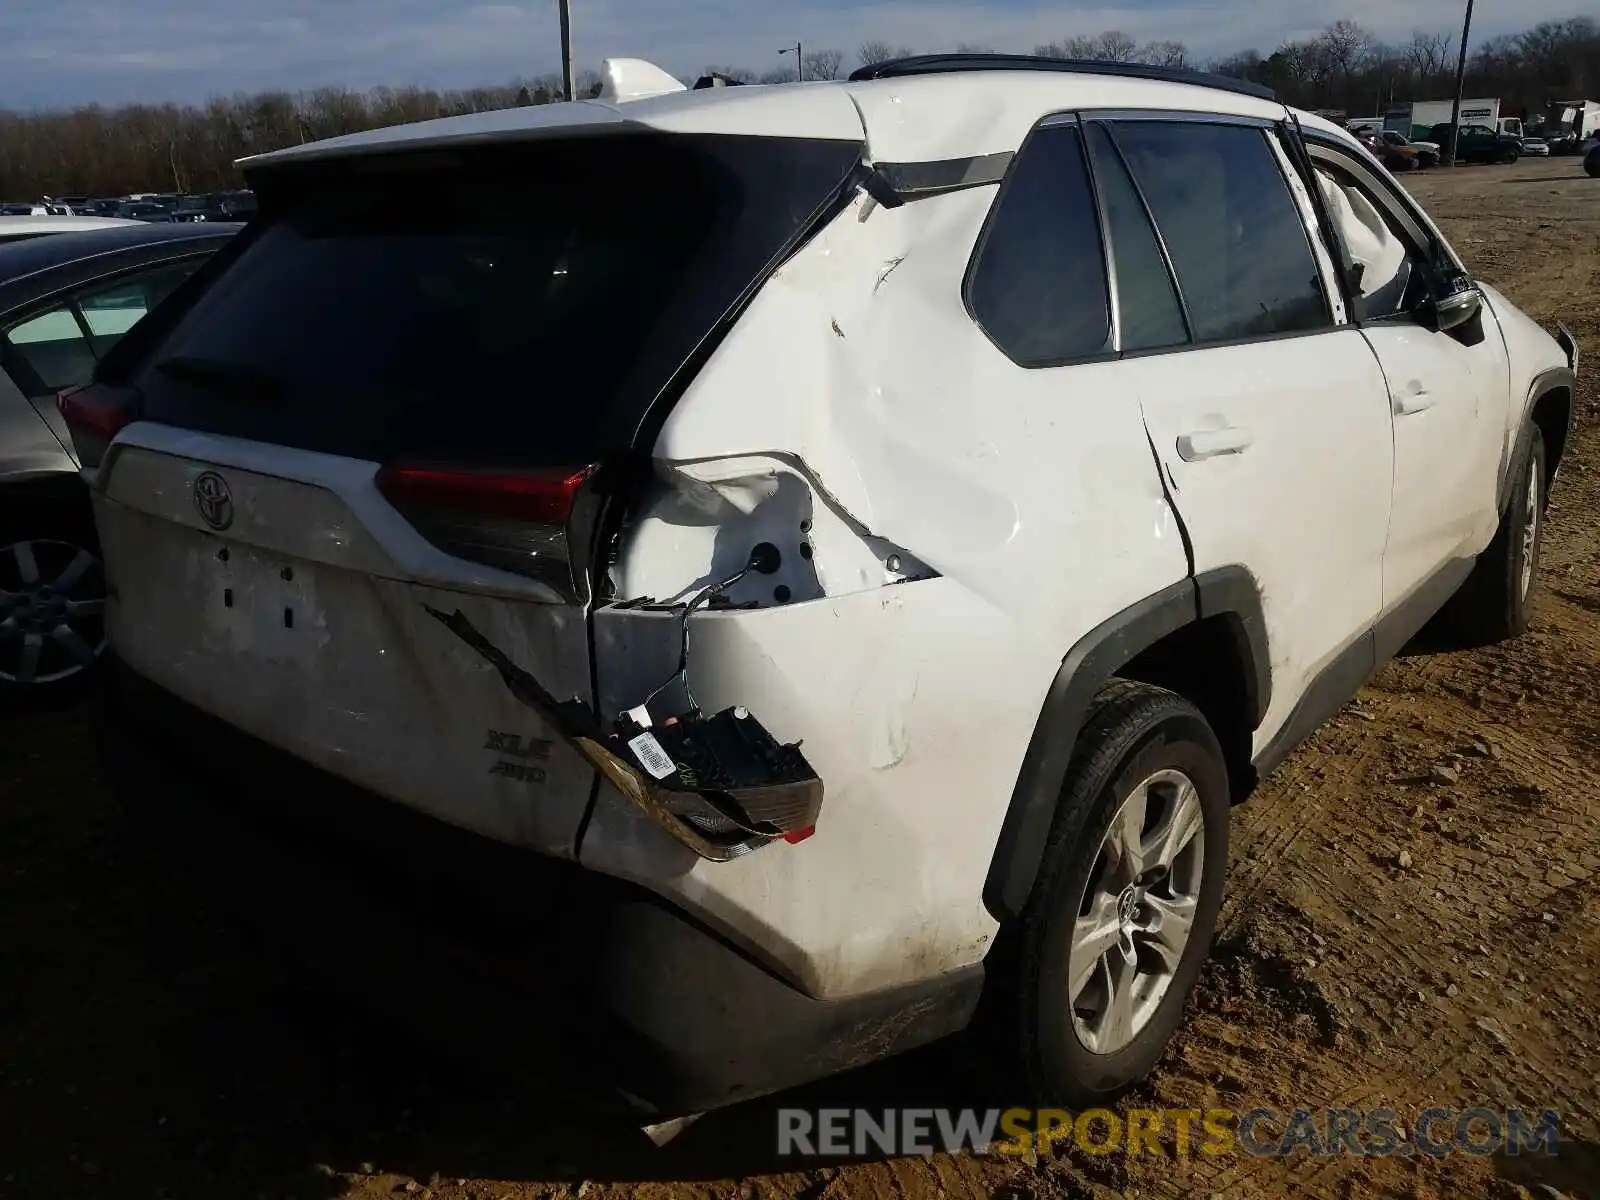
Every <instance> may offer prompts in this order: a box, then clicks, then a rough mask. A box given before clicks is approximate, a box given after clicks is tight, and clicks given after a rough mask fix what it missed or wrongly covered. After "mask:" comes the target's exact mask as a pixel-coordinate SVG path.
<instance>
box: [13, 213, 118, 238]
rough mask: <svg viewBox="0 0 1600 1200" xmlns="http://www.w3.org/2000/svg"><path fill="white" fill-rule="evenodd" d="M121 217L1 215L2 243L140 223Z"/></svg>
mask: <svg viewBox="0 0 1600 1200" xmlns="http://www.w3.org/2000/svg"><path fill="white" fill-rule="evenodd" d="M138 224H140V222H138V221H129V220H125V219H124V218H121V217H4V216H0V244H4V243H6V242H21V241H26V240H27V239H29V238H37V237H45V236H47V235H50V234H58V233H88V232H90V231H92V230H96V229H116V228H118V227H119V226H125V225H138Z"/></svg>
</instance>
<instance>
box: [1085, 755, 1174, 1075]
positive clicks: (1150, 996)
mask: <svg viewBox="0 0 1600 1200" xmlns="http://www.w3.org/2000/svg"><path fill="white" fill-rule="evenodd" d="M1204 872H1205V812H1204V810H1203V809H1202V808H1201V806H1200V793H1199V791H1198V790H1197V789H1196V788H1195V786H1194V781H1193V780H1191V779H1190V778H1189V777H1188V776H1187V775H1185V774H1184V773H1183V772H1182V771H1177V770H1163V771H1158V772H1156V773H1155V774H1153V775H1151V776H1149V777H1148V778H1147V779H1145V780H1144V781H1142V782H1141V783H1140V784H1139V785H1138V786H1137V787H1135V788H1133V789H1132V790H1131V791H1130V792H1129V793H1128V795H1127V796H1125V797H1124V798H1123V800H1122V802H1121V804H1120V805H1118V807H1117V812H1116V815H1115V816H1114V817H1112V819H1111V824H1110V826H1109V827H1108V828H1107V830H1106V833H1105V837H1104V838H1103V839H1102V841H1101V845H1100V850H1099V853H1098V854H1097V855H1096V856H1095V862H1094V866H1093V867H1092V868H1091V870H1090V874H1089V881H1088V883H1087V885H1086V886H1085V888H1084V893H1083V897H1082V899H1081V900H1080V901H1079V903H1078V910H1077V919H1076V920H1075V921H1074V923H1073V928H1072V948H1071V951H1070V952H1069V955H1068V961H1067V993H1068V994H1067V999H1068V1004H1069V1005H1070V1007H1071V1010H1072V1023H1073V1028H1074V1030H1075V1031H1076V1033H1077V1035H1078V1040H1079V1041H1080V1042H1082V1043H1083V1046H1084V1048H1085V1049H1086V1050H1088V1051H1089V1052H1090V1053H1092V1054H1115V1053H1116V1052H1117V1051H1119V1050H1122V1049H1124V1048H1125V1047H1126V1046H1127V1045H1128V1044H1129V1043H1130V1042H1132V1041H1133V1040H1134V1038H1136V1037H1138V1036H1139V1034H1140V1033H1141V1032H1143V1030H1144V1028H1145V1026H1147V1025H1148V1024H1149V1023H1150V1020H1151V1018H1152V1017H1153V1016H1154V1015H1155V1012H1156V1009H1157V1008H1159V1007H1160V1005H1161V1001H1162V1000H1163V999H1164V998H1165V996H1166V994H1167V991H1168V989H1169V988H1170V987H1171V985H1172V980H1173V978H1174V977H1175V976H1176V975H1177V973H1178V967H1179V965H1180V964H1181V963H1182V961H1183V956H1184V951H1185V950H1186V949H1187V947H1188V945H1189V941H1190V936H1191V934H1192V932H1193V930H1194V920H1195V915H1196V912H1197V910H1198V908H1199V903H1200V887H1201V882H1202V879H1203V878H1204Z"/></svg>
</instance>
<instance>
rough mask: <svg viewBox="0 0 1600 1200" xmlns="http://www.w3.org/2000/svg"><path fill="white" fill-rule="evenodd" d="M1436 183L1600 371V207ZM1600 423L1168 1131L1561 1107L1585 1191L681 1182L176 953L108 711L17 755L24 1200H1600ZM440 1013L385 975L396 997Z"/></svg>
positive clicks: (1239, 1179)
mask: <svg viewBox="0 0 1600 1200" xmlns="http://www.w3.org/2000/svg"><path fill="white" fill-rule="evenodd" d="M1411 183H1412V186H1413V189H1414V191H1415V192H1416V193H1417V194H1418V195H1419V196H1420V197H1421V198H1422V199H1423V201H1424V202H1425V203H1426V204H1427V205H1428V206H1429V208H1430V209H1431V210H1432V211H1433V212H1434V213H1435V214H1436V215H1437V216H1438V217H1439V218H1440V219H1441V221H1442V223H1443V225H1444V227H1445V229H1446V232H1447V233H1448V234H1449V235H1450V236H1451V237H1452V239H1453V240H1454V242H1455V244H1456V245H1457V247H1458V248H1459V249H1461V251H1462V252H1463V253H1464V254H1465V255H1467V257H1468V258H1469V259H1470V260H1471V262H1472V263H1473V265H1474V267H1475V268H1476V269H1477V271H1478V272H1479V273H1480V274H1481V275H1482V276H1483V277H1484V278H1486V279H1487V280H1489V281H1491V282H1493V283H1495V284H1497V285H1498V286H1500V287H1501V288H1502V289H1504V290H1505V291H1507V292H1508V293H1509V294H1510V295H1511V296H1512V298H1513V299H1515V300H1516V301H1517V302H1518V303H1519V304H1521V305H1522V306H1523V307H1525V308H1526V309H1528V310H1529V311H1531V312H1532V313H1533V314H1534V315H1535V316H1537V317H1539V318H1540V319H1543V320H1552V319H1554V318H1556V317H1558V316H1559V317H1562V318H1564V319H1565V320H1566V321H1567V322H1568V324H1569V325H1570V326H1571V327H1572V328H1573V330H1574V331H1575V332H1576V333H1577V335H1578V338H1579V341H1580V343H1581V344H1582V345H1583V346H1584V347H1585V349H1586V350H1587V351H1588V353H1589V355H1590V356H1591V357H1592V358H1593V359H1595V360H1596V361H1600V180H1589V179H1585V178H1583V176H1582V174H1581V172H1580V170H1579V168H1578V165H1577V163H1576V162H1573V161H1571V160H1556V161H1553V162H1548V161H1547V162H1537V161H1532V162H1524V163H1522V164H1520V165H1518V166H1516V167H1509V168H1480V169H1462V170H1458V171H1456V172H1454V173H1442V172H1441V173H1436V174H1433V175H1429V176H1423V177H1417V178H1415V179H1414V180H1413V181H1411ZM1592 379H1593V375H1592V374H1590V376H1589V380H1591V381H1592ZM1579 422H1580V424H1579V433H1578V440H1577V444H1576V446H1575V447H1573V449H1572V450H1571V451H1570V453H1569V455H1568V459H1567V465H1566V467H1565V469H1564V471H1563V479H1562V485H1561V487H1560V488H1559V489H1558V490H1557V492H1556V494H1555V497H1554V500H1553V503H1552V508H1551V520H1550V523H1549V526H1548V533H1547V540H1546V543H1545V558H1544V574H1543V580H1544V583H1543V594H1542V596H1541V598H1540V603H1539V615H1538V619H1537V621H1536V624H1535V628H1534V630H1533V631H1532V632H1531V633H1530V634H1529V635H1528V636H1527V637H1526V638H1524V639H1523V640H1521V641H1520V642H1518V643H1516V644H1514V645H1509V646H1504V647H1500V648H1496V649H1493V650H1488V651H1482V652H1475V653H1470V654H1464V655H1452V656H1443V655H1439V656H1429V655H1420V654H1419V655H1413V656H1410V657H1406V658H1403V659H1402V660H1400V661H1398V662H1396V663H1394V664H1392V665H1391V666H1389V667H1388V668H1386V669H1385V670H1384V671H1383V672H1382V673H1381V674H1380V675H1379V677H1378V679H1377V680H1376V681H1375V683H1374V684H1373V686H1371V687H1370V688H1369V689H1367V690H1366V691H1365V692H1364V693H1363V695H1362V696H1361V697H1360V699H1359V700H1358V702H1357V703H1356V704H1354V705H1352V706H1351V707H1350V708H1349V709H1348V710H1347V711H1346V712H1345V713H1344V714H1343V715H1342V716H1341V717H1340V718H1339V719H1337V720H1336V721H1334V722H1333V723H1332V724H1331V725H1329V726H1328V727H1327V728H1325V729H1324V730H1323V731H1321V732H1320V733H1319V734H1318V735H1317V736H1316V737H1315V738H1314V739H1313V740H1312V741H1311V743H1310V744H1309V745H1307V746H1306V747H1304V748H1303V749H1301V750H1300V751H1299V752H1298V753H1297V754H1296V755H1295V756H1294V758H1293V759H1292V760H1291V761H1290V763H1289V764H1288V765H1287V766H1285V767H1284V768H1283V769H1282V770H1281V771H1280V772H1279V773H1278V774H1277V775H1276V776H1275V777H1274V778H1273V779H1272V780H1271V781H1270V783H1269V784H1268V786H1266V787H1265V788H1264V789H1263V790H1262V792H1261V793H1260V794H1259V795H1257V796H1256V797H1255V798H1254V799H1253V800H1252V801H1251V802H1250V803H1249V804H1247V805H1245V806H1244V807H1243V808H1241V809H1239V810H1238V811H1237V813H1236V815H1235V831H1234V861H1233V864H1232V874H1231V878H1230V881H1229V899H1228V902H1227V905H1226V908H1225V909H1224V913H1223V921H1222V929H1221V933H1220V939H1219V944H1218V946H1217V949H1216V952H1215V955H1214V961H1213V964H1212V966H1211V967H1210V968H1209V969H1208V972H1207V974H1206V976H1205V978H1204V980H1203V982H1202V984H1201V987H1200V989H1199V992H1198V994H1197V997H1196V1000H1195V1002H1194V1005H1193V1009H1194V1011H1193V1014H1192V1017H1191V1020H1190V1021H1189V1023H1188V1025H1187V1027H1186V1028H1185V1030H1184V1032H1183V1033H1182V1034H1181V1036H1180V1037H1179V1038H1178V1040H1177V1042H1176V1044H1175V1045H1174V1047H1173V1048H1172V1050H1171V1052H1170V1053H1169V1055H1168V1056H1167V1058H1166V1060H1165V1061H1164V1063H1163V1064H1162V1066H1161V1068H1160V1069H1159V1071H1158V1072H1157V1074H1156V1076H1155V1077H1154V1079H1153V1080H1152V1081H1151V1083H1150V1084H1149V1086H1148V1087H1147V1088H1146V1089H1145V1090H1144V1091H1143V1092H1142V1093H1141V1094H1140V1095H1138V1096H1136V1097H1134V1098H1132V1100H1131V1101H1130V1104H1131V1105H1132V1106H1135V1107H1140V1106H1142V1107H1152V1106H1156V1105H1163V1106H1173V1107H1194V1108H1210V1107H1219V1106H1226V1107H1231V1108H1234V1109H1237V1110H1245V1109H1249V1108H1252V1107H1255V1106H1272V1107H1276V1108H1279V1109H1289V1108H1293V1107H1296V1106H1302V1107H1307V1108H1318V1107H1322V1106H1350V1107H1377V1106H1387V1107H1391V1108H1393V1109H1395V1110H1397V1111H1398V1112H1399V1113H1400V1114H1401V1120H1402V1123H1406V1122H1408V1121H1410V1120H1411V1119H1413V1118H1414V1116H1415V1115H1416V1114H1417V1113H1419V1112H1420V1111H1421V1110H1423V1109H1426V1108H1428V1107H1430V1106H1435V1105H1437V1106H1452V1107H1456V1108H1464V1107H1468V1106H1472V1105H1486V1106H1490V1107H1507V1106H1523V1107H1526V1108H1530V1109H1534V1110H1538V1109H1542V1108H1545V1107H1554V1108H1557V1109H1559V1110H1560V1111H1561V1113H1562V1119H1563V1129H1562V1136H1563V1141H1562V1151H1561V1154H1560V1155H1559V1157H1557V1158H1556V1159H1554V1160H1551V1159H1547V1158H1528V1157H1510V1156H1505V1155H1495V1156H1490V1157H1477V1156H1472V1155H1466V1154H1457V1155H1453V1156H1450V1157H1448V1158H1445V1159H1441V1160H1435V1159H1422V1158H1409V1159H1401V1158H1391V1159H1384V1160H1371V1159H1368V1160H1360V1161H1358V1160H1353V1159H1349V1158H1331V1159H1318V1160H1311V1159H1308V1158H1306V1157H1304V1156H1298V1157H1295V1158H1292V1159H1287V1160H1283V1159H1259V1158H1252V1157H1247V1156H1244V1155H1239V1154H1234V1155H1228V1156H1223V1157H1220V1158H1206V1157H1202V1156H1194V1157H1187V1158H1181V1159H1180V1158H1176V1157H1173V1158H1166V1157H1163V1158H1156V1157H1135V1158H1123V1157H1122V1156H1120V1155H1117V1156H1109V1157H1095V1158H1090V1157H1087V1156H1082V1155H1080V1154H1076V1153H1074V1154H1059V1155H1056V1156H1051V1155H1049V1154H1047V1155H1045V1156H1044V1157H1043V1159H1042V1160H1040V1161H1036V1162H1021V1161H1015V1160H1010V1161H999V1160H995V1159H975V1158H970V1157H964V1158H935V1159H932V1160H926V1161H925V1160H922V1159H906V1160H897V1161H888V1162H870V1161H869V1162H863V1163H857V1164H853V1165H848V1166H844V1167H841V1168H837V1169H833V1168H829V1169H818V1170H809V1171H803V1172H793V1171H787V1172H786V1171H785V1170H784V1169H783V1168H782V1167H779V1166H775V1165H774V1164H773V1162H772V1161H771V1160H770V1159H769V1158H768V1157H767V1155H768V1153H769V1151H768V1147H770V1145H771V1144H772V1137H773V1129H774V1125H773V1116H772V1109H771V1106H770V1105H763V1104H756V1105H751V1106H748V1107H747V1108H746V1109H744V1110H740V1111H735V1112H731V1113H726V1114H719V1115H717V1116H715V1117H712V1118H708V1119H706V1120H705V1121H702V1122H701V1123H700V1124H699V1125H697V1126H695V1127H694V1128H692V1129H691V1130H690V1131H689V1132H688V1133H687V1134H685V1135H684V1137H683V1138H682V1139H680V1140H679V1141H678V1142H677V1143H675V1144H674V1145H673V1146H672V1147H670V1148H669V1149H668V1150H667V1151H664V1152H656V1151H654V1150H651V1149H649V1148H648V1147H641V1145H640V1144H639V1139H637V1136H636V1135H633V1134H632V1133H631V1131H627V1130H622V1129H616V1128H610V1127H601V1126H597V1125H594V1124H592V1123H586V1122H582V1121H579V1120H577V1119H576V1118H572V1117H570V1116H564V1115H563V1111H562V1107H561V1105H560V1103H559V1101H558V1100H557V1099H556V1098H554V1097H550V1096H539V1095H529V1094H527V1093H526V1092H525V1091H518V1090H515V1089H513V1088H511V1087H510V1085H508V1084H503V1083H499V1082H496V1081H495V1080H493V1079H486V1078H484V1077H483V1076H482V1075H475V1074H472V1073H470V1072H467V1071H466V1070H464V1069H463V1068H461V1067H459V1066H458V1065H456V1064H453V1063H450V1062H444V1061H441V1060H440V1058H439V1056H438V1055H437V1054H436V1053H432V1052H429V1051H425V1050H424V1049H423V1048H422V1047H421V1046H419V1045H418V1044H417V1043H416V1042H415V1041H414V1040H412V1039H408V1038H407V1037H405V1036H404V1035H401V1034H399V1033H397V1032H395V1031H394V1030H392V1029H390V1028H388V1027H387V1026H385V1025H383V1024H381V1023H379V1022H376V1021H374V1020H372V1019H370V1018H369V1017H368V1015H367V1013H366V1010H365V1009H364V1008H363V1007H362V1006H361V1005H360V1004H359V1003H357V1004H351V1003H348V1002H344V1001H340V1002H337V1003H335V1002H332V1001H329V1000H328V999H326V998H325V997H324V996H322V995H320V994H319V993H317V992H316V991H315V990H311V991H307V990H306V989H304V988H297V987H293V986H291V985H290V984H289V983H287V982H286V981H285V980H284V979H282V978H280V977H279V975H278V974H277V973H276V972H275V971H273V970H271V969H269V968H268V967H267V966H265V965H264V964H265V962H266V961H268V959H267V958H265V957H264V956H262V955H259V954H257V953H255V952H254V949H253V948H252V947H250V946H244V945H240V944H239V941H238V939H237V938H236V937H234V936H232V934H231V932H230V929H229V927H227V926H226V925H225V924H224V923H221V922H218V921H213V920H211V919H210V918H209V917H208V914H207V913H206V912H204V911H193V912H191V914H190V915H191V917H192V918H193V919H192V921H190V922H188V923H187V924H189V925H192V928H185V929H184V930H183V931H182V933H181V935H180V934H179V933H177V932H175V931H174V930H173V929H172V928H171V927H170V926H169V925H168V924H167V923H166V922H167V917H166V916H165V915H164V914H167V913H168V912H169V910H170V906H171V901H172V892H171V889H172V888H175V887H177V886H178V884H177V883H176V882H175V881H172V880H169V879H167V878H165V877H161V876H156V875H153V874H152V873H151V872H150V871H149V870H148V869H147V866H146V862H145V860H144V859H143V858H142V857H141V856H140V855H139V854H138V853H135V852H134V850H133V849H131V848H130V844H129V840H128V838H127V837H126V836H125V835H126V829H125V827H124V825H123V822H122V819H121V817H120V816H119V814H118V812H117V811H116V810H115V808H114V807H113V806H112V805H111V804H110V803H109V801H108V799H107V797H106V796H105V793H104V790H103V788H102V786H101V785H100V782H99V781H98V779H97V778H96V775H95V770H94V765H93V754H92V751H93V711H92V708H84V709H80V710H78V711H76V712H72V713H68V714H64V715H57V716H53V717H48V718H40V717H35V718H32V719H10V720H8V721H7V722H6V723H5V724H3V725H0V1197H27V1198H30V1200H31V1198H33V1197H49V1198H55V1197H71V1196H85V1197H89V1196H92V1197H108V1196H117V1197H120V1196H130V1197H133V1196H138V1197H180V1196H183V1197H187V1196H193V1197H206V1198H210V1197H230V1198H232V1197H238V1198H241V1200H250V1198H253V1197H257V1196H262V1197H304V1198H308V1200H309V1198H312V1197H319V1198H320V1197H333V1196H357V1197H373V1196H378V1195H389V1194H392V1193H399V1194H402V1195H404V1194H414V1195H431V1196H433V1197H437V1198H439V1200H459V1198H464V1197H473V1198H483V1200H502V1198H511V1200H534V1198H535V1197H539V1198H540V1200H572V1197H576V1196H580V1195H581V1196H585V1197H588V1198H590V1200H607V1198H608V1193H609V1194H613V1195H617V1196H620V1194H621V1193H623V1192H633V1191H637V1192H638V1193H640V1194H641V1195H643V1196H645V1197H647V1198H648V1200H689V1198H690V1197H706V1198H711V1197H716V1198H719V1200H720V1198H723V1197H733V1196H738V1197H740V1200H744V1198H746V1197H750V1198H752V1200H754V1198H757V1197H765V1198H772V1200H777V1198H787V1197H796V1198H800V1200H858V1198H865V1197H878V1196H898V1197H903V1198H904V1200H923V1198H927V1200H933V1198H934V1197H942V1196H945V1195H953V1196H970V1197H975V1198H976V1197H988V1196H998V1195H1002V1194H1004V1195H1006V1196H1007V1197H1014V1198H1016V1200H1044V1198H1047V1197H1068V1196H1071V1197H1077V1196H1088V1195H1116V1194H1127V1195H1144V1196H1181V1195H1201V1196H1207V1195H1210V1196H1228V1197H1275V1196H1282V1195H1286V1194H1305V1195H1313V1196H1325V1197H1345V1196H1393V1197H1435V1196H1437V1197H1455V1196H1499V1195H1504V1196H1508V1197H1509V1196H1517V1195H1520V1194H1526V1193H1524V1192H1522V1191H1520V1190H1519V1189H1520V1188H1522V1187H1527V1188H1529V1189H1538V1188H1539V1187H1540V1186H1541V1185H1544V1186H1549V1187H1554V1188H1558V1189H1561V1190H1563V1191H1565V1192H1568V1193H1569V1194H1572V1195H1577V1196H1581V1195H1586V1194H1594V1195H1600V1190H1596V1189H1600V888H1597V881H1600V432H1597V430H1600V393H1597V391H1596V389H1595V387H1594V385H1593V383H1592V382H1590V381H1586V382H1584V384H1583V388H1582V393H1581V396H1580V400H1579ZM350 954H351V955H352V956H353V957H354V958H355V960H356V961H357V962H359V961H360V957H361V955H362V947H361V946H359V945H357V946H352V947H350ZM411 982H412V981H410V980H408V979H406V978H403V977H401V978H394V977H386V976H384V975H382V974H379V973H376V972H374V973H373V977H372V978H371V979H370V987H371V989H372V990H373V992H374V993H378V992H403V991H404V990H405V989H407V987H408V986H409V985H410V983H411ZM956 1058H957V1054H956V1052H955V1051H953V1050H949V1049H946V1048H937V1049H935V1050H933V1051H931V1052H927V1053H924V1054H921V1055H917V1056H913V1058H912V1059H910V1060H907V1061H902V1062H900V1063H896V1064H892V1065H890V1066H887V1067H883V1068H879V1069H876V1070H874V1071H871V1072H866V1073H863V1074H862V1075H861V1076H858V1077H853V1078H850V1079H847V1080H843V1081H837V1082H835V1083H833V1084H830V1085H828V1086H827V1087H826V1088H824V1089H820V1090H818V1091H817V1092H816V1093H815V1094H814V1095H811V1096H809V1097H806V1099H809V1100H811V1101H812V1102H815V1100H816V1099H817V1097H818V1096H822V1095H826V1096H828V1097H831V1098H835V1099H839V1100H844V1101H847V1102H852V1103H857V1104H882V1103H884V1102H885V1101H886V1098H894V1099H906V1098H909V1097H913V1096H915V1097H918V1098H921V1099H923V1100H924V1101H926V1099H927V1098H928V1097H929V1096H930V1095H936V1096H939V1097H941V1098H942V1099H944V1100H945V1101H946V1102H958V1101H959V1099H960V1093H961V1085H960V1080H961V1079H962V1078H963V1077H964V1076H963V1074H962V1071H961V1070H960V1068H959V1066H958V1064H957V1063H956V1061H955V1060H956ZM1535 1194H1538V1193H1537V1191H1535ZM1543 1194H1549V1193H1548V1192H1546V1193H1543Z"/></svg>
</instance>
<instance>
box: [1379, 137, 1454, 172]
mask: <svg viewBox="0 0 1600 1200" xmlns="http://www.w3.org/2000/svg"><path fill="white" fill-rule="evenodd" d="M1377 136H1378V137H1380V138H1382V139H1383V141H1384V144H1385V145H1389V146H1394V147H1397V148H1400V149H1404V148H1406V147H1410V148H1411V149H1412V150H1415V151H1416V152H1417V165H1418V166H1419V167H1436V166H1438V165H1439V162H1440V159H1441V155H1440V151H1439V147H1438V146H1437V145H1436V144H1435V143H1433V142H1414V141H1412V140H1411V139H1410V138H1408V137H1406V136H1405V135H1404V134H1403V133H1396V132H1395V131H1394V130H1392V129H1384V130H1380V131H1378V133H1377Z"/></svg>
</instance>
